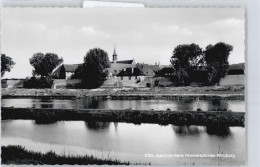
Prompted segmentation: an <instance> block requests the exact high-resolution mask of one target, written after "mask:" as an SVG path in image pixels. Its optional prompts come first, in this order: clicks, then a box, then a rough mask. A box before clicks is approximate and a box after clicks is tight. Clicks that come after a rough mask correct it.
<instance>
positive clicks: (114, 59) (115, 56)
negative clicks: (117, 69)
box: [112, 46, 117, 63]
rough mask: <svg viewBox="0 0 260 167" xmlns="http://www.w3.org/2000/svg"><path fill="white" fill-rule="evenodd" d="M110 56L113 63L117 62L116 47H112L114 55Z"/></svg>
mask: <svg viewBox="0 0 260 167" xmlns="http://www.w3.org/2000/svg"><path fill="white" fill-rule="evenodd" d="M112 56H113V63H116V61H117V54H116V46H114V53H113V55H112Z"/></svg>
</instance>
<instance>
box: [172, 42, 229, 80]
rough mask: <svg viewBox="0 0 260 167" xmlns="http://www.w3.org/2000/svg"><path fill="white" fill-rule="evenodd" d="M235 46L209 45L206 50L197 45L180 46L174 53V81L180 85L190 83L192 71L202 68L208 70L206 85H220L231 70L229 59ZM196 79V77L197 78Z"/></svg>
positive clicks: (224, 44)
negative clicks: (221, 80)
mask: <svg viewBox="0 0 260 167" xmlns="http://www.w3.org/2000/svg"><path fill="white" fill-rule="evenodd" d="M232 50H233V46H231V45H229V44H226V43H224V42H219V43H217V44H215V45H211V44H210V45H208V46H207V47H206V48H205V49H203V48H201V47H200V46H199V45H197V44H194V43H192V44H184V45H178V46H177V47H176V48H175V49H174V50H173V52H172V57H171V60H170V62H171V65H172V67H173V70H174V75H173V78H172V79H173V80H174V81H176V82H177V84H179V85H188V84H189V83H190V78H191V77H192V76H191V74H192V73H191V71H194V70H196V69H198V68H199V67H202V68H204V69H205V70H206V75H207V76H206V81H205V84H206V85H214V84H217V83H219V81H220V79H221V78H224V77H225V76H226V75H227V72H228V70H229V62H228V57H229V54H230V52H231V51H232ZM195 77H196V76H195Z"/></svg>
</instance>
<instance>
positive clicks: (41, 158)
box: [1, 145, 144, 165]
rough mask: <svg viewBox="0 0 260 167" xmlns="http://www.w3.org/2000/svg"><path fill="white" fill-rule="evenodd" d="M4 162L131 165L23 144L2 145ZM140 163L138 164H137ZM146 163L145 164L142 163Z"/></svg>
mask: <svg viewBox="0 0 260 167" xmlns="http://www.w3.org/2000/svg"><path fill="white" fill-rule="evenodd" d="M1 158H2V164H17V165H18V164H27V165H28V164H34V165H36V164H38V165H43V164H46V165H54V164H68V165H75V164H77V165H92V164H96V165H104V164H107V165H130V163H129V162H120V161H119V160H112V159H99V158H96V157H93V156H88V155H85V156H65V155H57V154H56V153H54V152H53V151H50V152H47V153H40V152H34V151H28V150H26V149H25V148H24V147H22V146H19V145H17V146H10V145H9V146H2V155H1ZM137 165H138V164H137ZM142 165H144V164H142Z"/></svg>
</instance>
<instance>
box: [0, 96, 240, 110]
mask: <svg viewBox="0 0 260 167" xmlns="http://www.w3.org/2000/svg"><path fill="white" fill-rule="evenodd" d="M1 102H2V107H12V106H13V107H33V108H64V109H72V108H81V109H114V110H117V109H119V110H120V109H129V108H131V109H133V110H135V109H138V110H150V109H154V110H167V109H170V110H173V111H183V110H191V111H196V110H197V109H198V108H200V109H202V110H203V111H210V110H216V109H226V110H232V111H233V112H245V102H244V101H243V100H219V99H213V100H192V99H182V100H158V99H156V100H110V99H108V100H102V99H76V100H60V99H49V100H43V99H2V100H1Z"/></svg>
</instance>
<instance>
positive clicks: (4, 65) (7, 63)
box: [1, 54, 15, 77]
mask: <svg viewBox="0 0 260 167" xmlns="http://www.w3.org/2000/svg"><path fill="white" fill-rule="evenodd" d="M13 65H15V62H14V61H13V60H12V58H11V57H8V56H6V55H5V54H1V77H3V76H4V74H5V72H10V71H11V68H13Z"/></svg>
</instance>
